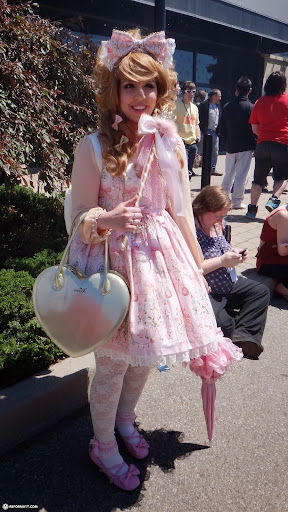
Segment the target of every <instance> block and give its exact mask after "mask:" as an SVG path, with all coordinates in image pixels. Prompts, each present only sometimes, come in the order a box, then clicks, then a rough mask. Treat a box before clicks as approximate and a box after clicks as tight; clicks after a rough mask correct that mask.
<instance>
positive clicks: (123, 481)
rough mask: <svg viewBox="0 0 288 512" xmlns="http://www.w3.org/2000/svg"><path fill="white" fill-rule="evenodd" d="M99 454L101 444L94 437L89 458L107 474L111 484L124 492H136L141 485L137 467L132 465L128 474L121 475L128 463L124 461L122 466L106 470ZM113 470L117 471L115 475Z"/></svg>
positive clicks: (90, 445)
mask: <svg viewBox="0 0 288 512" xmlns="http://www.w3.org/2000/svg"><path fill="white" fill-rule="evenodd" d="M98 453H99V442H98V441H97V439H96V438H95V437H94V438H93V439H91V441H90V444H89V457H90V459H91V460H92V461H93V462H94V463H95V464H96V466H98V468H99V469H100V471H101V472H102V473H105V475H106V476H107V477H108V478H109V481H110V484H114V485H116V486H117V487H119V488H120V489H123V490H124V491H134V489H136V488H137V487H138V486H139V485H140V480H139V478H138V476H137V475H139V473H140V471H139V469H137V468H136V466H134V464H130V466H129V467H128V472H127V473H125V474H123V475H119V473H120V472H121V470H122V469H123V467H125V466H126V463H125V462H124V461H123V462H121V464H116V465H115V466H112V467H110V468H106V466H104V464H103V462H101V460H100V459H99V456H98ZM113 470H116V471H115V473H114V472H113V473H112V471H113Z"/></svg>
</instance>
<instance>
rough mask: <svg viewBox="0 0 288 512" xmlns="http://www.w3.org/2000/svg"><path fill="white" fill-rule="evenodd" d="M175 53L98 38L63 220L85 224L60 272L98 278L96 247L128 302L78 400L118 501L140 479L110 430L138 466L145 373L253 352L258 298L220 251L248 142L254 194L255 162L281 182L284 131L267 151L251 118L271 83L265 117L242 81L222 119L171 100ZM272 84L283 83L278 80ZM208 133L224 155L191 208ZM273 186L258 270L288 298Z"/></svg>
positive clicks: (234, 258) (262, 291)
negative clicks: (93, 113)
mask: <svg viewBox="0 0 288 512" xmlns="http://www.w3.org/2000/svg"><path fill="white" fill-rule="evenodd" d="M174 49H175V43H174V41H173V40H171V39H165V34H164V33H158V34H151V35H150V36H148V37H146V38H143V37H142V35H141V33H140V31H139V30H138V29H135V30H130V31H128V32H122V31H119V30H114V31H113V33H112V36H111V39H110V40H107V41H104V42H102V44H101V46H100V48H99V52H98V57H97V62H96V66H95V81H96V99H97V103H98V108H99V129H98V132H97V135H96V139H97V142H95V140H94V139H92V137H91V135H89V136H86V137H84V138H83V139H82V140H81V141H80V143H79V144H78V146H77V148H76V152H75V160H74V166H73V171H72V189H71V190H72V194H71V195H72V208H71V220H74V219H75V218H76V217H77V216H79V214H83V213H86V215H85V218H84V220H83V222H82V224H81V226H80V228H79V230H78V234H77V236H76V238H75V239H74V240H73V243H72V245H71V250H70V256H69V263H70V264H71V265H72V266H74V267H75V266H76V267H78V268H79V269H80V270H81V271H82V272H84V273H85V274H86V275H88V276H89V275H91V274H93V273H95V272H97V271H99V270H101V269H102V268H103V257H104V241H105V240H106V238H107V237H108V239H109V256H110V265H111V268H112V269H113V270H115V271H117V272H120V273H121V274H122V275H124V277H125V278H126V279H127V281H128V283H129V288H130V293H131V302H130V307H129V312H128V316H127V319H126V321H125V322H124V323H123V324H122V326H121V327H120V328H119V330H118V331H117V332H116V334H114V335H113V337H112V338H110V339H109V340H108V341H106V343H105V344H103V345H101V346H100V347H98V348H97V349H96V350H95V359H96V373H95V376H94V379H93V381H92V386H91V398H90V408H91V416H92V422H93V430H94V436H93V438H92V439H91V441H90V447H89V454H90V458H91V460H92V461H93V462H94V463H95V464H96V465H97V466H98V467H99V468H100V470H101V471H102V472H104V473H105V474H106V475H107V476H108V478H109V480H110V482H111V483H113V484H114V485H116V486H118V487H120V488H121V489H124V490H129V491H131V490H134V489H136V488H137V487H138V486H139V484H140V480H139V470H138V469H137V467H136V466H134V465H133V464H130V465H128V464H127V463H126V462H125V460H123V458H122V455H121V454H120V453H119V450H118V445H117V441H116V438H115V434H114V432H115V429H116V430H117V431H118V433H119V435H120V436H121V437H122V439H123V441H124V443H125V446H126V449H127V451H128V452H129V453H130V454H131V455H132V456H133V457H134V458H136V459H143V458H145V457H147V455H148V453H149V450H150V447H149V444H148V443H147V441H146V440H145V439H144V437H143V436H141V435H140V433H139V432H138V430H137V428H135V425H134V419H135V407H136V404H137V402H138V400H139V398H140V396H141V393H142V390H143V388H144V386H145V383H146V381H147V378H148V375H149V370H150V367H151V366H152V365H154V364H159V363H161V364H166V363H172V364H174V363H176V362H180V363H186V365H187V363H188V366H190V368H191V369H193V367H197V368H199V366H201V365H205V367H206V368H207V369H208V370H209V365H210V364H211V368H212V367H213V369H214V370H213V371H215V368H216V369H217V368H221V372H222V373H224V372H225V371H226V370H227V368H228V366H229V364H230V363H231V362H232V361H233V360H239V359H240V358H241V357H242V355H243V354H244V355H245V356H246V357H249V358H252V359H257V358H258V357H259V356H260V354H261V353H262V351H263V346H262V336H263V331H264V328H265V322H266V315H267V308H268V304H269V298H270V295H269V291H268V289H267V288H266V287H265V286H264V285H262V284H259V283H256V282H255V281H252V280H250V279H244V278H243V277H241V276H237V273H236V270H235V267H236V266H237V265H238V264H239V263H241V262H242V261H245V259H247V256H248V253H247V250H246V251H243V250H241V248H236V247H233V246H232V245H231V244H230V241H229V240H228V239H227V236H226V231H225V221H224V220H225V216H226V215H227V213H228V211H229V210H230V208H231V206H232V207H234V208H243V207H244V204H243V196H244V188H245V185H246V182H247V175H248V170H249V166H250V163H251V158H252V152H253V151H254V149H255V144H256V137H255V135H254V134H259V138H258V145H259V147H260V145H261V147H260V149H259V150H258V147H257V150H256V169H255V177H254V183H255V187H259V186H263V183H264V177H265V178H266V176H267V174H268V172H269V170H270V167H269V168H268V165H266V166H265V169H263V165H262V164H261V163H260V162H259V163H257V159H258V157H259V158H260V160H261V161H262V159H263V155H264V154H265V155H266V154H267V152H269V154H270V155H271V165H273V169H274V178H275V183H278V181H279V180H280V178H281V179H282V180H285V179H287V177H288V175H287V176H286V178H285V172H287V173H288V166H287V165H286V167H285V169H287V171H285V172H284V160H285V158H284V155H283V152H282V153H281V151H280V149H282V147H281V148H280V149H279V146H284V145H285V144H284V143H285V142H286V164H287V154H288V152H287V144H288V140H287V141H286V139H285V137H288V129H287V130H286V131H285V130H284V129H283V130H282V131H281V140H279V138H278V139H277V140H275V137H274V138H272V136H271V132H272V131H273V130H276V129H278V128H279V129H280V124H279V119H278V122H277V123H276V124H273V122H272V121H271V123H270V132H269V134H270V135H269V137H270V138H269V143H266V139H265V133H266V131H267V127H266V126H264V127H263V126H262V125H263V124H265V123H264V120H263V116H262V114H261V113H262V111H263V109H264V108H266V107H267V106H268V107H269V108H270V111H271V116H272V112H273V108H272V107H273V106H274V105H275V104H276V103H277V108H276V107H275V108H276V110H277V109H280V108H284V107H285V108H287V109H288V101H287V100H286V97H288V95H286V93H285V92H284V90H283V91H282V89H283V86H281V87H282V88H280V89H281V92H279V89H278V92H277V97H276V93H275V90H276V89H275V88H274V89H273V87H272V93H271V88H267V90H266V94H267V98H268V96H269V98H268V99H267V98H266V99H265V103H264V105H263V107H262V101H261V99H260V100H258V101H259V103H258V106H257V103H256V106H255V107H256V108H255V107H254V108H255V111H254V108H252V105H251V103H250V102H249V99H248V96H249V93H250V92H251V87H252V84H251V82H250V80H249V79H247V78H246V77H241V78H240V79H239V81H238V82H237V84H236V88H235V99H234V100H233V102H230V103H229V104H228V105H225V107H224V109H223V113H222V112H221V108H220V104H219V102H220V99H221V91H220V90H219V89H213V90H211V91H210V92H209V94H208V95H207V94H206V92H205V91H202V90H200V91H198V92H197V89H196V86H195V83H194V82H191V81H186V82H184V83H183V85H182V87H181V96H179V93H180V87H179V84H178V80H177V74H176V73H175V70H174V69H173V52H174ZM273 76H274V77H277V80H278V78H281V80H282V82H281V83H283V84H284V79H283V76H282V74H281V73H278V74H277V73H276V74H275V73H274V74H273ZM268 80H269V79H268ZM270 81H271V80H270ZM273 83H274V82H273ZM273 91H274V92H273ZM270 95H271V97H270ZM276 100H277V101H276ZM251 112H252V113H251ZM277 112H278V117H279V110H277ZM167 113H168V114H169V116H167ZM221 114H222V115H221ZM251 116H252V117H251ZM167 117H170V119H167ZM236 117H237V119H239V122H237V123H235V124H237V126H236V127H235V130H234V126H233V122H232V121H233V119H234V120H235V119H236ZM171 118H172V121H171ZM249 119H250V121H249ZM251 119H252V121H251ZM287 119H288V116H286V120H287ZM173 120H174V121H175V123H174V122H173ZM244 124H246V125H247V126H246V127H245V129H244ZM250 124H251V126H252V128H251V126H250ZM265 130H266V131H265ZM219 135H220V136H221V135H222V136H223V138H224V139H225V144H226V145H227V157H226V159H227V162H226V170H225V176H224V179H223V186H222V188H221V187H216V186H211V185H209V186H207V187H205V188H204V189H203V190H202V191H201V192H200V193H199V194H198V195H197V196H196V197H195V199H194V201H193V209H192V205H191V195H190V184H189V178H191V177H193V165H194V159H195V156H196V154H199V144H200V143H201V140H202V141H203V138H204V137H205V136H210V137H211V138H212V157H211V174H217V170H216V166H217V156H218V148H219ZM263 137H264V138H263ZM275 144H276V146H275ZM263 145H264V146H263ZM202 150H203V148H201V147H200V152H201V151H202ZM242 153H243V155H242ZM280 154H281V156H280ZM149 155H150V156H151V155H152V159H151V160H149V161H150V168H149V174H147V175H146V174H145V172H146V165H147V161H148V160H147V159H148V157H149ZM281 159H282V160H281ZM280 160H281V165H280ZM277 162H279V166H278V167H277V165H278V164H277ZM261 172H262V173H263V179H262V178H261V179H260V178H259V176H260V175H261ZM143 175H145V180H144V179H143ZM243 187H244V188H243ZM140 189H141V196H139V190H140ZM281 190H282V188H281V186H280V187H278V188H277V190H276V188H275V190H274V191H273V196H272V198H270V200H269V204H271V205H272V206H271V208H272V209H273V208H274V206H273V205H274V204H275V205H276V206H277V209H275V211H274V212H273V214H271V215H270V217H269V218H268V219H267V221H266V222H265V224H264V227H263V232H262V235H261V241H262V243H261V246H260V248H259V251H258V256H257V268H258V270H259V272H260V273H263V274H266V275H271V276H273V277H275V278H276V279H279V283H278V285H277V288H276V291H277V293H278V294H279V295H281V297H283V298H284V299H285V300H287V298H288V282H287V272H286V275H285V276H284V278H283V275H284V273H283V267H285V268H287V257H288V236H287V219H288V210H287V207H286V208H281V207H279V202H278V201H279V198H278V196H279V195H280V193H281V192H280V191H281ZM230 193H231V194H232V201H231V199H230ZM137 194H138V196H137ZM277 194H278V195H277ZM137 197H141V200H140V202H139V203H138V202H136V198H137ZM251 197H252V191H251ZM276 197H277V201H276V200H275V198H276ZM252 206H255V207H256V205H254V204H253V201H252V199H251V205H249V208H248V212H250V214H251V212H252V213H253V211H255V209H254V210H253V208H252ZM124 235H126V241H127V244H126V245H125V247H124V248H123V236H124ZM266 248H267V249H269V251H272V252H273V254H274V259H273V260H272V264H271V261H270V260H269V258H268V260H267V258H266V259H265V251H266ZM281 258H283V259H281ZM277 267H278V270H277ZM280 267H281V268H280ZM195 361H196V363H195ZM192 371H194V370H192ZM219 371H220V370H219ZM211 372H212V370H211Z"/></svg>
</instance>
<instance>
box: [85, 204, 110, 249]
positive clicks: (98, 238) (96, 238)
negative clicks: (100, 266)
mask: <svg viewBox="0 0 288 512" xmlns="http://www.w3.org/2000/svg"><path fill="white" fill-rule="evenodd" d="M103 212H106V210H104V209H103V208H96V209H94V212H93V214H92V216H91V232H90V243H91V244H98V243H99V242H102V241H103V240H105V238H106V237H107V236H108V235H110V229H103V230H102V231H100V232H99V231H98V219H99V217H100V215H102V213H103Z"/></svg>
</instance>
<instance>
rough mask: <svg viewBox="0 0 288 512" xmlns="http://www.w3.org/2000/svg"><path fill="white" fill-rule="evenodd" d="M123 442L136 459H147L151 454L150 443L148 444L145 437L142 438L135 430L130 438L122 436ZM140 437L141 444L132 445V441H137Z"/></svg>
mask: <svg viewBox="0 0 288 512" xmlns="http://www.w3.org/2000/svg"><path fill="white" fill-rule="evenodd" d="M120 436H121V438H122V439H123V442H124V444H125V446H126V449H127V451H128V452H129V453H130V454H131V455H132V456H133V457H135V458H136V459H145V458H146V457H147V455H148V454H149V448H150V446H149V443H147V441H146V439H144V437H143V436H140V434H139V432H138V430H137V429H136V428H134V430H133V432H132V434H130V436H122V435H121V434H120ZM138 436H139V442H138V443H136V444H132V443H130V440H131V439H135V438H137V437H138Z"/></svg>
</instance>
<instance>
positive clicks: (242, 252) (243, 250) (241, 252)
mask: <svg viewBox="0 0 288 512" xmlns="http://www.w3.org/2000/svg"><path fill="white" fill-rule="evenodd" d="M246 251H247V249H242V251H239V254H241V256H243V254H245V252H246Z"/></svg>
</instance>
